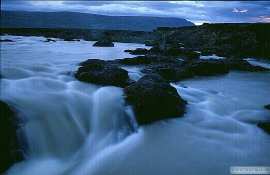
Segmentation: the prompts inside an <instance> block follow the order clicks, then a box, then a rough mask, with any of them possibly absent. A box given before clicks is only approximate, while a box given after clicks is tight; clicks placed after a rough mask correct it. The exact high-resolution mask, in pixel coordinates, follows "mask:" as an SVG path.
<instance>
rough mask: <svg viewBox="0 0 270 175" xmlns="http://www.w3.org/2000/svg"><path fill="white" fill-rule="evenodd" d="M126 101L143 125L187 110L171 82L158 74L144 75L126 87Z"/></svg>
mask: <svg viewBox="0 0 270 175" xmlns="http://www.w3.org/2000/svg"><path fill="white" fill-rule="evenodd" d="M124 92H125V95H126V101H127V102H128V104H130V105H131V106H132V107H133V109H134V112H135V116H136V119H137V122H138V123H139V124H141V125H143V124H150V123H152V122H155V121H159V120H164V119H168V118H174V117H181V116H182V115H183V114H184V112H185V105H186V101H184V100H183V99H182V98H181V97H180V96H179V94H178V93H177V90H176V89H175V88H174V87H172V86H171V85H170V84H169V82H167V81H166V80H164V79H163V78H162V77H161V76H159V75H157V74H150V75H146V76H144V77H142V78H141V79H139V80H138V81H137V82H136V83H133V84H131V85H130V86H127V87H126V88H125V89H124Z"/></svg>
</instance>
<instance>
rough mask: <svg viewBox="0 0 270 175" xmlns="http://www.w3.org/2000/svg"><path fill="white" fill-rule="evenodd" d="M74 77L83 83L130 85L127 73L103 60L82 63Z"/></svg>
mask: <svg viewBox="0 0 270 175" xmlns="http://www.w3.org/2000/svg"><path fill="white" fill-rule="evenodd" d="M80 65H81V67H79V69H78V70H77V72H76V73H75V77H76V78H77V79H78V80H80V81H84V82H89V83H96V84H101V85H112V86H120V87H124V86H126V85H128V84H129V83H130V80H129V76H128V72H127V71H126V70H124V69H122V68H119V67H118V66H116V65H113V64H110V63H109V62H106V61H104V60H98V59H89V60H87V61H84V62H82V63H81V64H80Z"/></svg>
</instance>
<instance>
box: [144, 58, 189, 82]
mask: <svg viewBox="0 0 270 175" xmlns="http://www.w3.org/2000/svg"><path fill="white" fill-rule="evenodd" d="M142 72H143V73H145V74H159V75H160V76H161V77H162V78H164V79H166V80H168V81H180V80H183V79H186V78H191V77H193V76H194V73H193V72H192V71H191V70H190V69H189V68H188V67H186V66H185V62H183V61H177V60H175V61H173V62H167V63H160V64H151V65H148V66H146V67H145V68H144V69H143V70H142Z"/></svg>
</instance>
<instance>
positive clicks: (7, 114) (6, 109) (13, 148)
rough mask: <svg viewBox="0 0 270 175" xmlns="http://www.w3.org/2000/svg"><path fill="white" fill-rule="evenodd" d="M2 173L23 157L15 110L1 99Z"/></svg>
mask: <svg viewBox="0 0 270 175" xmlns="http://www.w3.org/2000/svg"><path fill="white" fill-rule="evenodd" d="M0 112H1V118H0V138H1V141H0V152H1V159H0V174H2V173H3V172H5V171H6V170H7V169H8V168H9V167H10V166H11V165H13V164H14V163H15V162H18V161H20V160H22V159H23V154H22V152H21V151H20V150H19V142H18V138H17V132H16V130H17V121H16V117H15V113H14V111H12V109H11V108H10V106H9V105H7V104H6V103H5V102H3V101H0Z"/></svg>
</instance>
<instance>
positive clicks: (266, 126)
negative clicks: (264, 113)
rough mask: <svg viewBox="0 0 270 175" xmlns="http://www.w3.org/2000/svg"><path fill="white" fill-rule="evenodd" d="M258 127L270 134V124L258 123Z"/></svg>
mask: <svg viewBox="0 0 270 175" xmlns="http://www.w3.org/2000/svg"><path fill="white" fill-rule="evenodd" d="M257 126H258V127H259V128H261V129H263V130H264V131H265V132H266V133H268V134H270V122H263V123H258V124H257Z"/></svg>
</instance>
